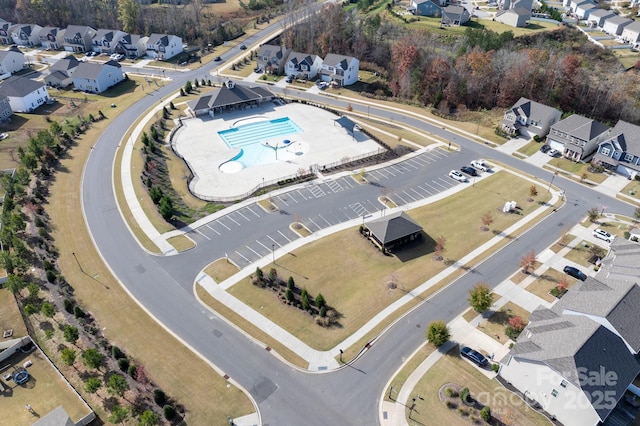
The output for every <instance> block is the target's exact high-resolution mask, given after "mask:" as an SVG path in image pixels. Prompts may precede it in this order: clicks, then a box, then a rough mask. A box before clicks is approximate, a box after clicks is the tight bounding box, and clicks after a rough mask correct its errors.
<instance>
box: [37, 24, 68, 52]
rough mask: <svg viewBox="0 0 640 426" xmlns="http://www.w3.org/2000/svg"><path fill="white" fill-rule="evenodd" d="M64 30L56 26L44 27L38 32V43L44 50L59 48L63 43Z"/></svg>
mask: <svg viewBox="0 0 640 426" xmlns="http://www.w3.org/2000/svg"><path fill="white" fill-rule="evenodd" d="M64 31H65V30H63V29H62V28H58V27H44V28H43V29H42V30H40V33H38V38H39V39H40V44H41V45H42V47H43V48H44V49H45V50H60V49H61V48H62V45H63V44H64Z"/></svg>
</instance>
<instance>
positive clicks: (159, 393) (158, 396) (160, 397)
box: [153, 389, 167, 407]
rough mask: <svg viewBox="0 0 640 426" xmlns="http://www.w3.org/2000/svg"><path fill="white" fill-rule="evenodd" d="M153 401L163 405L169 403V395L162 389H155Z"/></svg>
mask: <svg viewBox="0 0 640 426" xmlns="http://www.w3.org/2000/svg"><path fill="white" fill-rule="evenodd" d="M153 401H154V402H155V403H156V404H158V405H159V406H160V407H162V406H164V405H165V404H166V403H167V395H166V394H165V393H164V391H163V390H162V389H155V390H154V391H153Z"/></svg>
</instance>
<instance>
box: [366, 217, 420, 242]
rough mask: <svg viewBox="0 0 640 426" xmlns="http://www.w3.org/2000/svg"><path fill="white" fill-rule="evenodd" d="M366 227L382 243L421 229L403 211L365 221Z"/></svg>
mask: <svg viewBox="0 0 640 426" xmlns="http://www.w3.org/2000/svg"><path fill="white" fill-rule="evenodd" d="M366 226H367V228H368V229H369V230H370V231H371V232H372V233H373V235H374V236H375V237H376V238H377V239H378V241H380V242H381V243H383V244H387V243H390V242H392V241H395V240H397V239H399V238H402V237H406V236H407V235H411V234H413V233H415V232H420V231H422V227H421V226H420V225H418V224H417V223H416V222H414V221H413V219H411V218H410V217H409V216H408V215H407V214H406V213H405V212H397V213H393V214H390V215H387V216H384V217H382V218H380V219H375V220H372V221H370V222H367V223H366Z"/></svg>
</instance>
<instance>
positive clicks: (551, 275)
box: [526, 268, 577, 302]
mask: <svg viewBox="0 0 640 426" xmlns="http://www.w3.org/2000/svg"><path fill="white" fill-rule="evenodd" d="M563 279H564V280H565V282H566V284H567V288H571V287H572V286H573V285H574V284H575V283H576V282H577V280H576V279H575V278H573V277H570V276H569V275H566V274H565V273H563V272H560V271H556V270H555V269H553V268H549V269H547V270H546V271H545V272H544V273H543V274H542V275H540V276H539V277H538V278H536V279H535V281H533V282H532V283H531V284H529V285H528V286H527V288H526V290H527V291H528V292H529V293H532V294H535V295H536V296H538V297H540V298H541V299H544V300H546V301H547V302H553V301H555V300H556V298H555V296H552V295H551V294H549V291H551V289H552V288H554V287H556V286H557V285H558V284H559V283H560V282H561V281H562V280H563Z"/></svg>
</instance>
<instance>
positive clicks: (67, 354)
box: [60, 348, 76, 367]
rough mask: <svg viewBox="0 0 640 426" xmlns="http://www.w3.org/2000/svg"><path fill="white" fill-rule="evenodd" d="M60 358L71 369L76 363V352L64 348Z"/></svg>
mask: <svg viewBox="0 0 640 426" xmlns="http://www.w3.org/2000/svg"><path fill="white" fill-rule="evenodd" d="M60 358H61V359H62V362H64V364H65V365H68V366H69V367H71V366H72V365H73V364H75V362H76V351H75V350H74V349H71V348H64V349H63V350H62V352H61V353H60Z"/></svg>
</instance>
